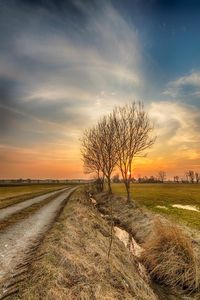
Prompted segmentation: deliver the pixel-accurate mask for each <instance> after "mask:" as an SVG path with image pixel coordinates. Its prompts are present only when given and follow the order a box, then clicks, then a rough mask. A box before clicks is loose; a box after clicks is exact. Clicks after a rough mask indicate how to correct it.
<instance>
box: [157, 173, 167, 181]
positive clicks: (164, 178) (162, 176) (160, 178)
mask: <svg viewBox="0 0 200 300" xmlns="http://www.w3.org/2000/svg"><path fill="white" fill-rule="evenodd" d="M158 180H159V181H161V182H162V183H163V182H164V181H165V180H166V172H165V171H160V172H158Z"/></svg>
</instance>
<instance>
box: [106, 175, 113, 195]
mask: <svg viewBox="0 0 200 300" xmlns="http://www.w3.org/2000/svg"><path fill="white" fill-rule="evenodd" d="M107 180H108V193H109V194H112V188H111V180H110V177H109V176H108V177H107Z"/></svg>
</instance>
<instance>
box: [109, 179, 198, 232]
mask: <svg viewBox="0 0 200 300" xmlns="http://www.w3.org/2000/svg"><path fill="white" fill-rule="evenodd" d="M113 192H114V193H117V194H122V195H124V194H125V188H124V185H123V184H113ZM131 195H132V198H133V199H134V200H135V201H136V202H137V203H138V205H139V206H144V207H146V208H148V209H149V210H151V211H153V212H156V213H160V214H163V215H165V216H169V217H170V218H172V219H173V220H175V221H178V222H183V223H185V224H186V225H189V226H192V227H195V228H197V229H200V212H196V211H190V210H186V209H180V208H174V207H172V205H173V204H181V205H192V206H195V207H196V208H197V209H199V210H200V185H197V184H132V185H131ZM157 206H165V207H166V208H167V209H165V208H159V207H157Z"/></svg>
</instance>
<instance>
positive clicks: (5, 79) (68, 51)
mask: <svg viewBox="0 0 200 300" xmlns="http://www.w3.org/2000/svg"><path fill="white" fill-rule="evenodd" d="M72 2H73V1H72ZM92 3H93V2H91V4H88V5H86V7H87V9H86V7H85V6H84V5H82V4H81V2H80V3H79V1H74V3H71V2H70V4H66V7H65V8H66V9H65V10H63V14H62V16H60V13H59V12H58V11H57V10H56V8H55V7H54V9H53V8H52V7H53V6H52V7H51V9H50V8H49V7H48V6H44V7H43V8H41V7H40V5H39V4H37V5H36V4H34V3H32V2H31V1H30V3H29V6H30V7H29V6H28V9H29V10H30V12H31V13H30V16H29V17H27V11H28V10H27V6H26V5H25V4H23V1H22V3H21V5H19V6H18V7H17V6H16V7H15V8H11V7H8V6H7V5H6V4H5V5H4V6H2V9H4V10H5V14H4V16H3V17H2V19H1V24H2V26H1V27H2V29H1V32H0V34H1V40H2V41H3V42H4V45H5V46H4V47H2V50H0V51H1V52H0V57H1V64H0V95H1V97H0V121H1V128H0V132H1V143H0V162H1V172H0V177H1V178H2V179H3V178H41V179H44V178H52V179H56V178H57V179H62V178H63V179H66V178H69V179H70V178H91V177H92V176H93V175H92V174H89V175H88V174H85V173H84V170H83V163H82V160H81V155H80V138H81V136H82V133H83V131H84V129H86V128H89V127H90V126H92V125H93V124H95V123H96V122H97V120H98V119H99V118H100V117H101V116H103V115H105V114H107V113H109V112H111V111H112V110H113V108H114V107H115V106H116V105H124V104H126V103H130V102H131V101H132V100H135V101H142V102H143V103H144V106H145V110H146V111H148V113H149V116H150V118H151V119H152V120H153V122H154V126H155V135H156V136H157V140H156V143H155V144H154V146H153V147H152V148H151V149H150V150H149V151H147V152H148V153H147V156H145V157H144V158H140V159H136V160H135V161H134V163H133V176H135V177H137V176H138V175H141V176H145V175H147V176H150V175H155V174H157V173H158V172H159V171H160V170H164V171H165V172H166V174H167V177H168V178H172V177H173V176H175V175H178V176H184V174H185V172H186V171H187V170H189V169H192V170H194V171H195V170H199V169H200V143H199V130H200V109H199V94H200V90H199V86H200V85H199V83H200V71H199V70H200V61H199V50H198V46H197V44H196V27H195V24H193V23H190V26H191V27H192V26H194V27H192V29H191V28H190V29H188V28H189V27H188V26H189V24H187V22H186V21H185V22H186V23H185V24H184V30H183V24H182V23H180V24H179V22H180V20H179V19H176V18H175V19H174V20H173V22H167V15H165V13H164V14H161V15H159V12H157V13H158V15H156V13H155V14H154V13H153V12H152V11H151V10H148V8H146V9H147V10H144V15H143V14H140V10H138V14H139V16H140V17H141V19H142V20H143V22H139V21H138V18H137V14H136V12H137V9H139V7H137V8H136V7H135V9H132V8H130V9H128V6H124V7H123V5H122V4H121V5H122V7H121V6H118V5H117V4H116V3H115V4H114V3H112V1H111V2H109V3H107V2H101V1H99V2H98V1H97V3H96V2H94V3H95V4H94V3H93V4H92ZM134 5H136V4H134ZM138 5H139V4H138ZM136 6H137V5H136ZM130 7H132V6H131V4H130ZM97 8H98V9H97ZM160 13H161V12H160ZM166 14H167V12H166ZM6 16H7V17H6ZM161 16H162V18H163V20H162V22H161V21H160V18H161ZM7 18H8V19H7ZM143 18H144V19H143ZM62 22H63V23H62ZM6 24H9V26H6ZM24 24H26V26H24ZM63 24H64V26H63ZM189 32H190V35H189ZM187 38H188V42H185V41H187ZM162 39H163V43H162ZM166 41H167V43H166ZM183 43H184V47H183V46H182V44H183ZM193 43H195V47H193ZM171 49H172V50H173V49H175V50H173V51H171ZM187 49H189V50H188V51H187ZM178 53H182V55H179V54H178ZM194 66H195V67H194ZM116 172H117V170H114V173H116Z"/></svg>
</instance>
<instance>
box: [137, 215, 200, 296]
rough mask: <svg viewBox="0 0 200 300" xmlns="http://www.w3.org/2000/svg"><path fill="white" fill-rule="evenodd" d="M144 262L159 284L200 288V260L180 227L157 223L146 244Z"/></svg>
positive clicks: (185, 288)
mask: <svg viewBox="0 0 200 300" xmlns="http://www.w3.org/2000/svg"><path fill="white" fill-rule="evenodd" d="M143 246H144V252H143V254H142V257H141V261H142V263H143V264H144V265H145V267H146V268H147V269H148V271H149V273H150V275H151V276H152V278H154V279H155V280H156V281H157V282H159V283H163V284H165V285H168V286H170V287H172V288H176V287H180V288H181V289H183V290H188V291H194V290H197V289H198V288H199V286H200V261H199V258H198V255H197V252H196V250H195V249H194V246H193V244H192V241H191V239H190V238H189V237H188V236H187V235H186V234H185V233H184V232H183V231H182V230H181V229H180V228H178V227H177V226H175V225H172V224H169V223H163V222H161V221H160V220H159V219H157V220H156V221H155V225H154V230H153V232H152V234H151V235H150V237H149V238H148V240H147V241H146V242H145V243H144V245H143Z"/></svg>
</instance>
